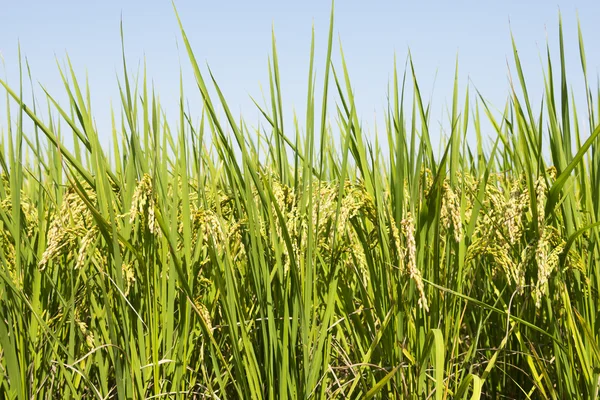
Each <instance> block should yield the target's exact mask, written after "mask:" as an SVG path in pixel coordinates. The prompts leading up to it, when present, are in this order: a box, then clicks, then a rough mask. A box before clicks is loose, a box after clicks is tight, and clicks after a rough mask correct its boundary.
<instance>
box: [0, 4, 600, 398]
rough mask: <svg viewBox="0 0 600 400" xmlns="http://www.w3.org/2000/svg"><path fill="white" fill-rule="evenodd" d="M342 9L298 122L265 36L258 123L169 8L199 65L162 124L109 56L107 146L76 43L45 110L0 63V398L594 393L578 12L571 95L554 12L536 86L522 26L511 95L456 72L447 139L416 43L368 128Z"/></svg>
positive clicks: (596, 183) (592, 198) (595, 225)
mask: <svg viewBox="0 0 600 400" xmlns="http://www.w3.org/2000/svg"><path fill="white" fill-rule="evenodd" d="M177 18H178V19H179V16H178V17H177ZM333 22H334V18H333V12H332V16H331V26H330V28H329V36H328V48H327V49H328V50H327V55H326V63H325V65H319V66H316V65H315V62H314V59H315V55H314V50H312V51H311V54H310V55H309V57H310V69H309V71H308V75H307V76H308V77H309V79H308V81H307V86H306V93H307V95H306V115H303V116H298V119H299V120H300V121H301V124H300V123H298V122H297V121H293V122H295V124H294V123H291V121H287V120H285V121H284V118H283V112H282V108H283V106H282V93H281V89H280V84H279V82H280V81H279V69H278V64H277V53H276V47H275V39H273V54H272V57H271V60H272V62H271V64H270V67H269V77H270V87H269V94H270V98H268V100H267V105H266V106H261V105H258V104H257V107H259V109H260V112H261V113H262V115H263V116H264V123H265V128H264V129H256V128H255V127H253V126H252V125H251V124H249V123H247V122H246V121H245V120H244V119H243V118H238V117H235V116H234V115H233V114H232V112H231V111H230V109H229V106H228V104H227V101H226V99H225V97H224V96H223V95H222V93H221V91H220V90H219V86H218V83H217V82H216V81H215V79H213V77H212V75H206V74H203V73H201V70H200V68H199V67H198V64H197V61H196V58H195V56H194V52H193V49H192V48H191V46H190V44H189V42H188V40H187V37H186V35H185V31H184V28H183V26H182V24H181V22H180V27H181V37H182V39H183V43H184V45H185V50H186V51H187V55H188V56H189V62H190V63H191V66H192V67H193V70H194V72H195V79H196V82H197V87H185V88H184V87H183V84H182V85H181V88H180V93H181V101H180V107H179V115H174V116H170V117H172V118H173V120H174V121H176V123H168V122H167V117H166V116H165V114H164V112H163V108H162V105H161V103H160V101H159V98H158V97H157V95H155V94H154V92H152V91H151V90H149V85H148V83H147V78H146V76H145V74H143V76H141V77H140V79H137V78H136V77H135V76H134V74H131V73H130V71H129V70H128V69H127V64H126V63H125V62H124V63H123V71H122V72H123V75H122V78H121V79H120V80H119V88H120V94H121V104H120V106H119V108H118V109H116V110H115V111H114V112H113V115H114V118H113V120H112V141H111V147H106V146H103V145H101V140H100V138H101V135H106V132H99V131H98V129H97V128H96V125H95V120H94V115H93V112H92V110H91V103H90V100H89V99H90V94H89V89H88V87H87V84H86V83H85V82H84V81H81V79H78V77H77V73H76V72H75V71H74V70H73V69H72V68H71V67H70V66H69V67H67V68H64V69H61V71H60V72H61V76H62V77H63V80H64V84H65V90H66V93H67V95H68V99H69V101H68V102H67V103H66V104H61V103H59V102H58V101H55V98H54V97H53V95H52V94H51V93H43V96H41V97H40V96H39V94H38V97H37V98H36V102H39V103H43V104H46V103H47V108H46V109H44V108H41V107H37V108H36V107H34V106H33V104H25V102H24V100H22V99H23V95H22V85H23V83H22V82H20V83H19V82H17V83H16V84H14V82H13V83H12V84H9V83H8V82H6V81H4V80H1V81H0V84H1V85H2V87H3V91H4V92H5V93H6V98H7V101H9V102H10V103H11V104H12V107H9V108H7V110H6V113H5V116H4V117H3V119H4V121H6V123H7V126H6V128H5V130H4V131H3V132H2V135H1V143H0V174H1V179H0V263H1V267H0V299H1V301H0V397H1V398H4V399H19V400H21V399H33V398H35V399H37V398H40V399H62V398H74V399H88V398H89V399H117V398H118V399H159V398H182V399H202V398H214V399H267V398H269V399H271V398H276V399H309V398H310V399H330V398H341V399H344V398H347V399H359V398H360V399H370V398H382V399H383V398H405V399H410V398H414V399H435V400H441V399H488V398H493V399H526V398H532V399H596V398H598V396H599V392H600V346H599V344H598V341H599V337H600V321H599V320H598V315H599V314H598V309H599V308H600V299H599V295H598V288H599V285H600V264H599V257H600V247H599V244H600V241H599V236H598V235H599V234H600V231H599V227H600V153H599V152H598V146H599V145H600V139H599V138H598V135H599V134H600V125H599V121H600V104H598V98H597V97H598V91H599V90H600V89H598V88H592V87H591V86H590V85H589V84H588V76H587V74H588V72H587V69H586V63H585V60H586V58H585V50H584V42H583V39H581V34H580V41H579V43H568V44H567V45H569V46H571V45H572V46H578V47H579V52H580V55H581V71H576V72H577V73H582V74H583V76H584V78H585V82H586V90H585V93H586V96H585V102H583V103H577V102H575V100H573V98H572V97H571V93H570V90H571V89H570V86H569V83H568V79H567V74H566V69H565V56H564V46H565V44H564V43H563V39H562V28H561V30H560V32H561V33H560V37H559V38H558V39H559V43H560V46H559V51H560V60H561V63H560V65H552V63H551V61H550V60H551V56H550V53H548V55H547V57H548V59H547V68H545V70H544V82H545V93H535V94H530V93H528V91H527V86H526V78H525V76H524V74H523V73H522V69H521V65H520V61H519V58H518V53H517V47H516V45H515V44H514V43H515V42H514V41H513V46H514V59H513V60H512V62H513V67H512V68H513V69H512V73H513V75H512V77H513V85H512V86H511V87H510V95H509V97H508V98H507V100H506V103H505V104H504V105H501V109H500V111H499V112H498V111H495V110H496V109H495V108H494V107H493V105H491V104H489V103H488V102H486V100H484V97H483V96H482V94H480V93H478V92H477V91H476V90H475V89H474V88H473V87H472V86H469V87H467V88H459V87H458V85H455V87H454V92H453V93H452V94H451V96H452V97H451V98H452V104H451V105H450V110H449V113H448V118H449V120H448V125H449V126H450V127H451V130H450V131H449V132H448V137H447V138H446V139H447V140H446V141H445V142H444V145H443V148H442V151H441V152H437V150H436V146H437V144H436V143H432V142H433V141H434V139H433V136H432V134H431V133H430V130H433V123H432V122H431V116H430V108H429V107H430V104H429V103H427V102H426V101H425V100H423V98H422V95H421V93H420V91H419V85H418V81H417V75H416V72H415V70H414V67H413V63H412V59H411V58H409V59H408V60H407V64H406V65H407V66H406V69H405V70H402V69H399V68H396V66H394V68H395V69H394V71H395V72H394V76H393V82H391V83H392V84H391V90H390V96H389V103H388V105H387V109H385V110H384V111H385V126H384V127H383V129H381V130H380V131H379V137H378V140H377V141H376V142H374V141H373V140H370V139H369V135H368V133H367V132H366V131H365V130H363V127H362V126H361V123H360V122H359V115H360V114H359V110H357V109H356V106H355V98H354V94H353V92H352V89H351V80H350V77H349V73H348V69H347V66H346V64H345V62H344V58H343V52H342V51H341V49H340V50H337V46H335V45H334V41H333V32H334V28H333ZM312 40H313V46H312V49H314V36H313V39H312ZM333 51H340V52H341V60H342V61H341V63H337V64H336V63H333V62H331V59H332V52H333ZM544 57H545V56H544ZM124 59H125V58H124ZM317 70H319V71H320V72H319V73H320V74H322V78H323V81H324V86H323V87H316V84H315V79H314V77H315V73H316V71H317ZM22 72H23V74H22V79H25V80H26V79H28V77H27V69H26V68H25V67H24V66H23V67H22ZM457 73H458V72H457ZM573 73H575V72H573ZM184 89H185V91H184ZM192 90H199V92H200V94H201V95H202V99H203V109H202V110H201V118H200V119H199V120H198V121H194V120H193V118H192V117H191V116H190V114H189V113H188V111H187V110H186V108H185V107H184V104H185V102H186V100H185V92H190V91H192ZM459 93H461V94H460V96H459ZM542 94H543V95H544V100H543V103H542V107H541V108H539V109H537V108H533V106H532V101H530V96H531V97H533V96H534V95H535V98H539V97H540V96H541V95H542ZM328 100H331V102H330V101H328ZM316 103H319V104H321V105H320V106H319V107H317V106H316ZM328 104H329V105H330V106H329V107H328ZM331 104H334V106H331ZM284 122H285V123H284ZM300 125H302V128H300ZM487 126H489V127H491V130H492V131H491V134H490V131H489V129H487V128H484V127H487ZM468 134H472V135H474V137H475V140H474V141H470V140H467V136H468ZM490 138H491V139H490Z"/></svg>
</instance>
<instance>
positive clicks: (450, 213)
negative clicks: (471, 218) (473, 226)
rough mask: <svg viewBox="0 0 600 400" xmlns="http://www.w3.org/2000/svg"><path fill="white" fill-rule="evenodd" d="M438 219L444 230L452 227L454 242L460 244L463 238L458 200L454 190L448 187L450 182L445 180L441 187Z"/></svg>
mask: <svg viewBox="0 0 600 400" xmlns="http://www.w3.org/2000/svg"><path fill="white" fill-rule="evenodd" d="M440 219H441V221H442V226H443V227H444V228H445V229H446V230H447V229H449V228H450V227H452V231H453V234H454V240H455V241H456V242H460V241H461V240H462V237H463V225H462V218H461V211H460V200H459V198H458V196H457V195H456V193H455V192H454V190H452V188H451V187H450V182H449V181H448V180H447V179H446V180H445V181H444V185H443V192H442V209H441V215H440Z"/></svg>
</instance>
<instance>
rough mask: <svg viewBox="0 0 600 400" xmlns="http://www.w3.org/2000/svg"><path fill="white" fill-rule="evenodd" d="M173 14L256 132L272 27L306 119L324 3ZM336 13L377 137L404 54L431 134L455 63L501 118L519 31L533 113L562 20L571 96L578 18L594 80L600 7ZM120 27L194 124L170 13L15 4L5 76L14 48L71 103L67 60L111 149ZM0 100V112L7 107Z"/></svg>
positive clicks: (214, 6) (394, 4)
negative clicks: (63, 70) (427, 103)
mask: <svg viewBox="0 0 600 400" xmlns="http://www.w3.org/2000/svg"><path fill="white" fill-rule="evenodd" d="M176 5H177V7H178V10H179V13H180V15H181V17H182V20H183V23H184V26H185V28H186V31H187V34H188V37H189V38H190V41H191V43H192V46H193V48H194V51H195V53H196V56H197V58H198V59H199V61H205V62H208V64H209V65H210V67H211V69H212V70H213V72H214V73H215V75H216V77H217V80H218V82H219V84H220V85H221V88H222V90H223V91H224V93H225V95H226V97H227V99H228V101H229V102H230V106H231V107H232V108H233V110H234V111H236V112H241V113H243V115H244V116H245V117H246V118H247V119H248V120H249V122H253V121H257V120H258V112H257V111H256V109H255V108H254V106H253V105H252V103H251V100H250V99H249V95H252V96H254V97H256V98H259V99H260V98H261V85H262V88H263V89H264V91H265V95H266V94H268V72H267V57H268V55H269V54H270V52H271V43H270V40H271V27H272V26H274V28H275V33H276V37H277V46H278V53H279V61H280V70H281V74H282V86H283V94H284V98H283V101H284V104H285V107H284V108H285V110H286V118H288V121H289V120H290V119H289V118H290V117H291V112H292V110H294V109H295V110H296V111H297V112H298V113H299V114H300V115H302V113H303V111H304V104H305V97H306V82H307V71H308V60H309V58H308V55H309V46H310V34H311V27H312V25H313V23H314V26H315V33H316V41H317V47H316V52H317V59H316V62H317V65H316V67H317V73H322V72H323V67H324V65H323V60H324V54H325V45H326V40H327V30H328V22H329V21H328V20H329V11H330V2H328V1H313V0H309V1H303V2H290V1H272V0H269V1H267V0H255V1H251V2H249V1H204V0H202V1H191V0H178V1H176ZM335 7H336V14H335V35H336V42H337V38H338V37H339V38H340V39H341V42H342V44H343V47H344V54H345V56H346V60H347V63H348V66H349V70H350V74H351V80H352V84H353V89H354V90H355V95H356V97H357V106H358V109H359V114H360V116H361V119H362V121H363V122H364V124H365V127H367V129H369V130H370V131H371V132H373V131H374V129H373V128H374V124H375V122H376V121H377V123H378V124H381V123H382V122H383V119H382V115H383V110H384V107H385V104H386V91H387V85H388V81H389V80H390V79H391V76H392V73H393V57H394V54H396V56H397V58H398V62H399V66H400V68H401V69H402V68H403V63H404V60H405V59H406V56H407V53H408V49H409V48H410V50H411V53H412V55H413V58H414V61H415V66H416V71H417V74H418V78H419V81H420V85H421V89H422V91H423V92H424V94H425V96H426V97H427V98H429V97H431V99H432V100H433V104H434V107H433V110H434V112H433V116H432V120H433V122H434V123H438V122H440V123H442V124H443V123H444V122H445V121H444V120H443V112H444V106H445V105H447V104H448V103H449V102H450V101H451V94H452V93H451V91H452V85H453V76H454V63H455V58H456V56H457V54H458V57H459V73H460V84H461V95H462V94H463V93H464V89H465V86H466V84H467V83H468V82H469V81H470V82H471V84H472V85H474V87H476V88H477V89H479V90H480V91H481V92H482V93H483V94H484V96H485V97H487V98H488V99H489V100H490V101H492V102H493V103H494V104H495V105H496V106H498V107H502V106H503V104H504V101H505V99H506V95H507V93H508V87H509V86H508V73H507V71H508V69H507V60H508V61H509V63H510V65H512V49H511V44H510V31H511V30H512V32H513V34H514V36H515V39H516V41H517V44H518V48H519V51H520V57H521V59H522V62H523V66H524V70H525V75H526V77H527V79H528V84H529V87H530V91H531V93H532V95H533V97H534V99H538V100H539V99H540V98H541V95H542V84H543V80H542V75H541V70H542V69H541V68H542V61H541V59H540V57H544V54H545V43H546V39H547V38H548V39H549V42H550V46H551V49H553V50H554V53H555V54H554V56H555V57H554V58H555V59H556V60H557V57H558V51H557V47H558V46H557V44H558V12H559V9H560V11H561V12H562V16H563V23H564V29H565V42H566V46H567V68H568V71H569V75H570V77H569V78H570V83H571V84H572V85H573V90H574V91H575V92H576V93H580V92H581V90H580V89H581V85H582V79H581V69H580V61H579V53H578V47H577V44H578V41H577V12H578V14H579V18H580V21H581V24H582V28H583V34H584V38H587V40H586V52H587V56H588V69H589V72H590V75H592V77H594V78H595V77H596V76H597V74H598V72H599V69H598V67H599V66H600V42H598V41H597V40H595V39H596V38H598V37H600V25H598V24H596V23H595V21H594V19H595V18H596V17H597V16H598V15H600V2H598V1H553V2H552V1H539V0H538V1H512V0H511V1H494V2H491V1H490V2H488V1H460V0H455V1H444V2H442V1H430V2H417V1H411V2H409V1H370V2H365V1H358V0H348V1H341V0H340V1H337V2H336V6H335ZM121 17H122V18H123V23H124V31H125V41H126V54H127V58H128V63H129V65H130V66H131V67H137V65H138V63H139V62H142V61H143V59H144V57H145V59H146V62H147V66H148V73H149V77H150V78H151V79H152V80H153V83H154V85H155V90H156V92H157V93H159V94H160V96H161V100H162V103H163V105H164V107H165V109H166V111H167V112H172V111H175V110H176V109H177V102H178V96H179V93H178V87H179V83H178V80H179V68H180V66H181V67H182V69H183V72H184V75H185V82H186V88H185V90H186V95H188V96H189V98H190V102H191V104H192V106H193V110H192V112H196V116H198V115H199V114H200V110H199V104H200V103H199V96H198V93H197V90H196V88H195V85H194V81H193V77H192V75H191V70H190V68H189V63H188V60H187V56H186V54H185V51H184V49H183V47H182V42H181V38H180V35H179V32H178V28H177V24H176V19H175V15H174V12H173V9H172V5H171V2H170V1H167V0H160V1H158V0H146V1H141V0H127V1H124V0H121V1H118V0H104V1H95V2H92V1H85V2H84V1H75V0H68V1H67V0H55V1H47V0H43V1H42V0H30V1H26V2H20V1H7V2H5V4H4V5H3V6H2V7H0V21H2V23H0V54H2V57H3V58H4V62H5V69H6V71H5V72H2V76H6V77H7V78H8V80H9V84H11V85H12V86H13V87H15V88H18V56H17V44H18V42H19V41H20V43H21V48H22V52H23V54H24V55H25V56H26V57H27V58H28V60H29V63H30V65H31V68H32V74H33V78H34V82H38V81H39V82H40V83H41V84H43V85H44V86H45V87H46V88H47V89H48V90H49V91H50V92H51V93H53V94H56V97H57V98H59V99H62V100H64V96H63V95H62V93H63V89H62V84H61V82H60V75H59V73H58V70H57V67H56V63H55V57H58V59H59V61H61V62H63V61H64V60H65V54H66V53H67V52H68V54H69V56H70V57H71V60H72V62H73V65H74V67H75V70H76V72H77V73H78V75H79V77H80V78H84V77H85V74H86V72H87V74H88V76H89V81H90V86H91V89H92V102H93V108H94V112H95V115H96V119H97V123H98V127H99V129H100V131H101V134H102V135H104V136H107V133H108V132H109V129H108V128H109V127H110V125H109V123H108V116H109V115H110V114H109V107H110V102H111V101H112V102H113V104H114V105H115V107H116V106H118V103H119V97H118V87H117V82H116V75H117V74H119V75H120V66H121V58H120V57H121V54H120V34H119V23H120V20H121ZM335 53H336V54H338V51H337V48H336V51H335ZM336 59H339V57H338V56H337V55H336ZM557 65H558V64H557ZM319 82H320V81H319ZM36 84H37V83H36ZM594 84H595V80H594ZM318 90H321V89H320V86H319V89H318ZM38 93H39V92H38ZM0 97H2V99H0V106H2V107H3V109H4V105H3V104H4V94H2V96H0ZM173 117H174V118H176V117H177V115H176V113H174V115H173ZM5 119H6V117H5V113H0V126H4V125H5V124H6V121H5Z"/></svg>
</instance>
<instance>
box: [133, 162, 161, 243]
mask: <svg viewBox="0 0 600 400" xmlns="http://www.w3.org/2000/svg"><path fill="white" fill-rule="evenodd" d="M155 206H156V202H155V200H154V191H153V189H152V177H151V176H150V174H147V173H146V174H144V176H143V177H142V179H141V180H140V181H139V182H138V185H137V186H136V188H135V191H134V192H133V198H132V200H131V208H130V210H129V222H130V223H132V224H133V223H134V222H135V219H136V218H137V217H138V216H140V217H142V224H143V225H147V227H148V231H150V233H152V234H154V235H156V236H159V235H160V228H159V226H158V224H157V222H156V217H155V215H154V208H155Z"/></svg>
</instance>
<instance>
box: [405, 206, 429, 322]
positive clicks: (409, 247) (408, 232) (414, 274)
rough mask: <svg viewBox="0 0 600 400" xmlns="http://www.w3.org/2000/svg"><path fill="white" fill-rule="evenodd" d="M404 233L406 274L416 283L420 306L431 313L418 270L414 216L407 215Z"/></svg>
mask: <svg viewBox="0 0 600 400" xmlns="http://www.w3.org/2000/svg"><path fill="white" fill-rule="evenodd" d="M402 231H403V232H404V235H405V238H406V253H405V257H406V272H407V273H408V274H409V275H410V278H411V279H412V280H413V281H414V282H415V285H416V286H417V290H418V292H419V306H420V307H421V308H423V309H425V311H429V306H428V305H427V298H426V297H425V286H424V285H423V278H422V277H421V271H419V270H418V269H417V245H416V241H415V224H414V221H413V218H412V215H411V214H410V212H409V213H407V215H406V218H404V219H403V220H402Z"/></svg>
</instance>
